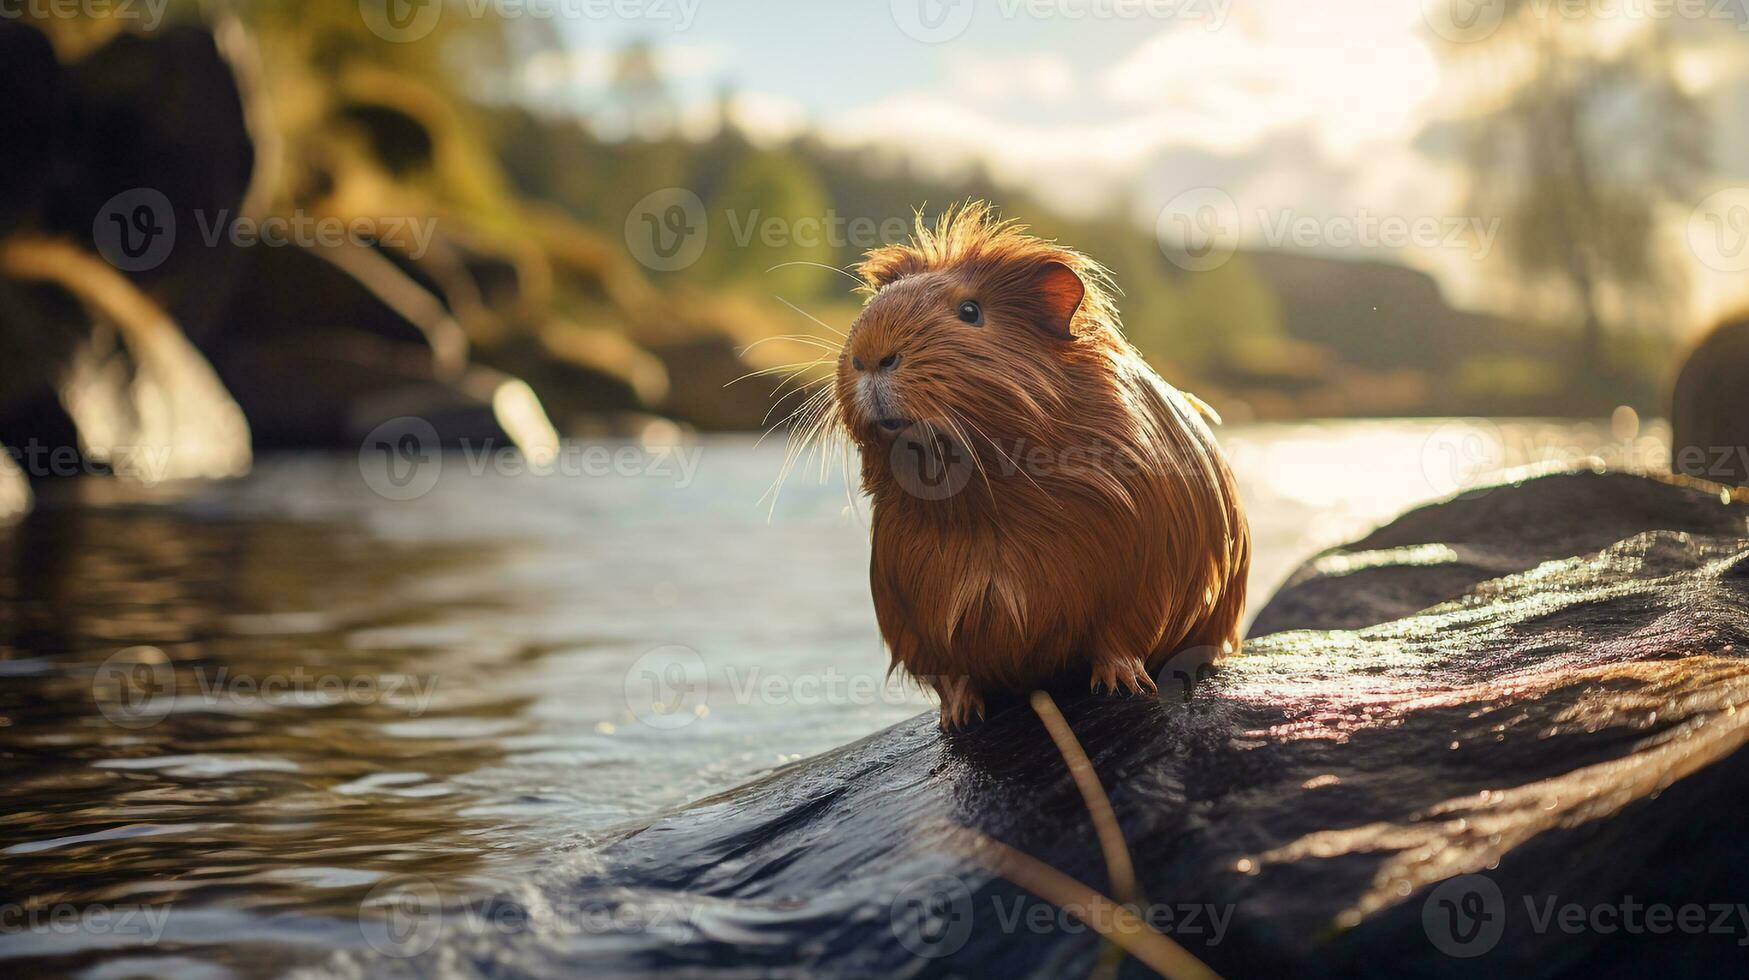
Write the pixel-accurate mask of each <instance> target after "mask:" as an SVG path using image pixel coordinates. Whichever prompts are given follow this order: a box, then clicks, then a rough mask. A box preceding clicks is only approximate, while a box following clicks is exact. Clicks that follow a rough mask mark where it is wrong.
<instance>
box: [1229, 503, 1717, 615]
mask: <svg viewBox="0 0 1749 980" xmlns="http://www.w3.org/2000/svg"><path fill="white" fill-rule="evenodd" d="M1535 486H1536V490H1535V492H1534V493H1529V494H1527V493H1520V492H1514V491H1513V490H1511V488H1502V487H1483V488H1478V489H1475V490H1472V491H1469V492H1467V493H1464V494H1460V495H1459V496H1458V497H1456V498H1454V499H1452V500H1448V501H1445V502H1443V503H1438V504H1433V505H1431V506H1427V507H1422V508H1420V509H1417V510H1413V511H1410V512H1409V513H1407V514H1404V515H1403V516H1402V517H1400V518H1398V519H1397V520H1395V521H1392V522H1391V523H1390V524H1388V525H1386V526H1384V527H1382V528H1379V529H1378V530H1377V531H1374V532H1373V533H1371V534H1369V535H1367V536H1366V537H1364V538H1362V539H1360V540H1359V541H1356V542H1353V543H1352V544H1346V545H1343V546H1341V547H1339V548H1333V549H1331V550H1330V551H1328V552H1325V553H1324V554H1322V555H1320V556H1318V557H1317V558H1314V559H1313V560H1312V561H1310V562H1308V563H1306V564H1305V565H1304V566H1302V567H1301V568H1299V569H1298V570H1297V571H1295V572H1294V574H1293V575H1291V576H1289V577H1288V580H1287V582H1286V583H1284V584H1283V585H1282V587H1281V588H1280V589H1279V590H1278V591H1277V592H1276V593H1275V595H1274V596H1272V597H1270V599H1269V602H1268V604H1267V605H1265V606H1264V607H1263V609H1262V611H1260V612H1259V613H1258V614H1257V616H1256V618H1255V619H1253V620H1252V623H1251V634H1252V635H1253V636H1261V635H1263V634H1266V633H1275V632H1278V631H1281V630H1286V629H1358V628H1360V627H1362V626H1370V625H1373V624H1375V623H1383V622H1386V621H1388V620H1392V619H1396V618H1398V617H1400V616H1406V615H1408V614H1410V613H1413V612H1415V611H1417V610H1420V609H1425V608H1426V607H1428V606H1431V605H1433V604H1435V603H1438V602H1444V601H1446V600H1448V599H1454V598H1456V597H1458V596H1460V595H1463V594H1464V593H1466V592H1468V591H1469V590H1470V589H1472V588H1474V587H1475V586H1476V585H1478V584H1480V583H1482V582H1485V581H1487V580H1489V579H1493V578H1498V577H1500V576H1503V575H1510V574H1513V573H1517V572H1523V571H1526V570H1528V569H1531V568H1534V567H1536V566H1537V565H1539V564H1541V563H1543V562H1545V561H1552V560H1555V559H1557V558H1565V557H1569V556H1572V555H1580V554H1588V553H1590V552H1593V551H1597V550H1599V549H1602V548H1605V547H1608V546H1609V545H1611V544H1613V543H1615V542H1617V541H1621V540H1624V539H1626V538H1628V537H1631V536H1632V535H1634V534H1636V533H1638V532H1640V531H1652V530H1657V531H1679V532H1683V533H1688V534H1704V535H1725V536H1729V535H1738V536H1741V535H1742V534H1743V533H1744V523H1743V515H1742V514H1741V513H1739V512H1737V511H1736V510H1734V509H1732V508H1724V507H1720V506H1718V501H1717V498H1716V495H1715V494H1711V493H1707V492H1704V491H1694V492H1685V493H1681V494H1673V493H1672V492H1671V490H1670V487H1669V486H1668V485H1666V484H1665V483H1663V482H1660V481H1657V480H1648V479H1645V478H1643V477H1639V476H1635V475H1632V474H1629V473H1608V474H1601V475H1599V474H1564V475H1556V476H1548V477H1544V478H1542V479H1539V480H1536V481H1535Z"/></svg>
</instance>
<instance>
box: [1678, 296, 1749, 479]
mask: <svg viewBox="0 0 1749 980" xmlns="http://www.w3.org/2000/svg"><path fill="white" fill-rule="evenodd" d="M1745 392H1749V319H1737V320H1733V321H1730V322H1728V323H1724V324H1722V325H1720V326H1719V327H1718V329H1716V330H1714V331H1713V332H1712V333H1710V334H1708V335H1707V336H1706V338H1705V339H1704V340H1702V341H1701V342H1700V344H1699V345H1697V346H1696V347H1695V349H1694V351H1693V352H1692V353H1690V354H1689V356H1688V360H1687V361H1686V362H1684V363H1683V366H1682V372H1681V373H1680V374H1679V375H1678V376H1677V378H1676V389H1675V392H1674V395H1673V397H1672V399H1671V406H1670V427H1671V440H1670V459H1671V469H1673V470H1675V471H1676V472H1678V473H1686V474H1688V475H1689V476H1694V477H1699V478H1701V479H1705V480H1716V481H1719V482H1721V483H1735V484H1738V485H1740V486H1749V410H1746V407H1745V401H1744V397H1745V396H1744V393H1745Z"/></svg>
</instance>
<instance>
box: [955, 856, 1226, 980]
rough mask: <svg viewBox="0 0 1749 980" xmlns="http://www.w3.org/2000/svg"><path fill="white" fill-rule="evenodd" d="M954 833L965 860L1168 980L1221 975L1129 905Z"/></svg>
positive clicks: (1025, 858) (1029, 860)
mask: <svg viewBox="0 0 1749 980" xmlns="http://www.w3.org/2000/svg"><path fill="white" fill-rule="evenodd" d="M955 836H956V837H958V838H959V842H958V843H959V845H960V846H961V847H963V848H964V851H965V856H966V857H967V858H969V859H971V860H972V861H975V862H976V863H978V864H980V865H982V866H983V867H984V868H986V869H987V870H989V871H990V872H991V873H993V874H998V875H1001V876H1002V877H1004V878H1007V879H1008V880H1009V881H1012V882H1014V883H1015V884H1017V885H1019V886H1020V887H1022V888H1024V889H1026V890H1027V891H1029V892H1032V893H1033V894H1034V895H1037V896H1038V897H1039V898H1042V899H1044V900H1045V901H1047V902H1050V903H1051V904H1052V905H1055V906H1056V907H1058V908H1060V909H1062V910H1064V911H1065V912H1068V913H1069V914H1070V915H1073V916H1075V917H1076V918H1077V919H1080V920H1081V921H1082V922H1084V923H1086V924H1087V925H1088V926H1089V927H1091V928H1092V929H1093V930H1094V931H1096V932H1098V933H1099V934H1100V935H1101V936H1104V937H1105V938H1106V939H1107V940H1109V941H1111V942H1112V943H1114V944H1115V945H1117V946H1119V947H1121V948H1122V949H1123V951H1124V952H1126V953H1128V954H1130V955H1131V956H1134V957H1135V958H1136V959H1137V960H1139V961H1140V962H1141V963H1142V965H1144V966H1146V967H1147V968H1148V969H1150V970H1153V971H1154V972H1155V973H1158V974H1159V975H1161V976H1163V977H1167V978H1169V980H1220V974H1218V973H1216V972H1215V971H1213V970H1211V969H1209V968H1208V965H1207V964H1205V963H1203V962H1202V961H1201V960H1199V959H1197V958H1196V957H1195V956H1193V955H1191V953H1190V952H1189V951H1188V950H1186V949H1185V948H1184V947H1183V946H1180V945H1178V944H1177V943H1176V942H1173V941H1172V939H1171V938H1170V937H1168V936H1166V935H1164V934H1162V933H1160V932H1159V931H1158V930H1156V929H1155V928H1154V927H1153V926H1151V925H1149V924H1148V923H1147V922H1146V921H1144V920H1143V919H1142V918H1140V917H1139V916H1137V915H1136V913H1135V912H1134V911H1132V910H1131V909H1130V908H1128V907H1127V906H1125V905H1122V904H1119V903H1117V902H1113V901H1112V900H1111V899H1109V898H1107V897H1106V896H1104V895H1101V894H1100V893H1099V892H1097V891H1094V890H1093V889H1091V888H1089V887H1087V886H1086V885H1083V884H1082V883H1081V882H1079V881H1076V880H1075V879H1073V878H1071V877H1069V876H1068V875H1066V874H1064V873H1062V872H1061V871H1058V870H1057V869H1056V868H1053V867H1051V866H1050V865H1048V864H1046V863H1044V862H1043V861H1040V860H1039V859H1037V858H1035V857H1032V856H1031V855H1028V854H1023V853H1021V852H1020V851H1017V850H1015V849H1014V848H1012V847H1009V846H1008V845H1007V844H1004V843H1002V842H1001V841H998V840H994V839H992V838H990V837H986V836H984V835H983V834H980V833H978V832H977V831H975V830H969V829H964V828H962V829H960V830H958V831H956V833H955Z"/></svg>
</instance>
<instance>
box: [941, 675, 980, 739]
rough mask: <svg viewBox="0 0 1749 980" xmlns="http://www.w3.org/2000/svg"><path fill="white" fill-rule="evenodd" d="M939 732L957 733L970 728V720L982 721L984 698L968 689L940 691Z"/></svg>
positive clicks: (962, 687) (959, 688)
mask: <svg viewBox="0 0 1749 980" xmlns="http://www.w3.org/2000/svg"><path fill="white" fill-rule="evenodd" d="M939 693H940V695H941V730H942V731H944V732H957V731H961V730H963V729H966V728H969V727H971V724H972V718H973V717H974V716H975V717H976V718H977V720H979V721H983V720H984V696H983V695H981V694H979V693H978V692H977V691H974V690H972V689H971V688H969V687H964V686H961V687H958V688H948V689H945V690H941V691H940V692H939Z"/></svg>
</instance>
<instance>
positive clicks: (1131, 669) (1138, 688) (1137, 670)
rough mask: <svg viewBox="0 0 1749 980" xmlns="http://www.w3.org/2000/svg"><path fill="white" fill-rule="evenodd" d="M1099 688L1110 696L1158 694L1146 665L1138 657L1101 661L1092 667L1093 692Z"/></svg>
mask: <svg viewBox="0 0 1749 980" xmlns="http://www.w3.org/2000/svg"><path fill="white" fill-rule="evenodd" d="M1101 688H1104V689H1105V690H1106V691H1109V692H1111V693H1112V694H1118V693H1128V694H1158V693H1159V690H1160V689H1159V688H1158V687H1157V686H1155V684H1154V678H1152V677H1150V676H1148V668H1147V665H1146V664H1144V663H1142V660H1141V658H1140V657H1121V658H1118V659H1116V660H1103V661H1100V662H1099V663H1096V664H1094V665H1093V690H1094V692H1095V693H1098V692H1099V690H1100V689H1101Z"/></svg>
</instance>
